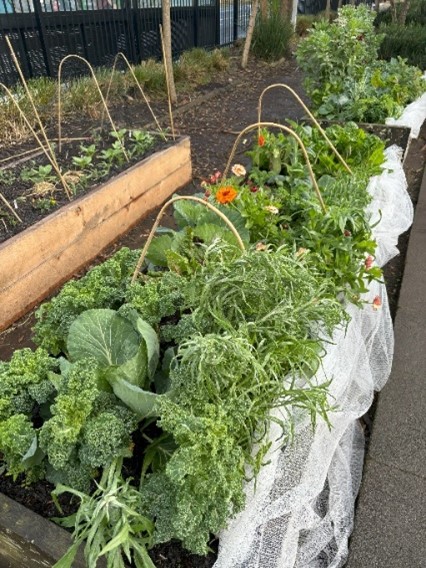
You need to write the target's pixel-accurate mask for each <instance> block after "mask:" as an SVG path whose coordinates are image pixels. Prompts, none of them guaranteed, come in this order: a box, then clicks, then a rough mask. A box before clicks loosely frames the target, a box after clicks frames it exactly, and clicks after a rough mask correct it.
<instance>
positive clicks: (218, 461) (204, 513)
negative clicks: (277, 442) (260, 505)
mask: <svg viewBox="0 0 426 568" xmlns="http://www.w3.org/2000/svg"><path fill="white" fill-rule="evenodd" d="M160 425H161V427H162V429H163V430H164V431H165V432H169V433H171V434H173V437H174V439H175V441H176V443H177V445H178V449H177V450H176V451H175V452H174V453H173V456H172V457H171V459H170V461H169V462H168V464H167V466H166V469H165V471H164V472H163V473H158V474H153V475H151V476H150V478H149V479H148V480H147V481H146V482H145V483H144V485H143V486H142V488H141V489H142V494H143V495H144V500H145V507H146V509H147V511H148V514H150V516H152V517H153V518H154V519H155V528H156V532H155V539H156V542H167V541H169V540H171V539H172V538H178V539H179V540H181V541H182V543H183V545H184V546H185V548H188V549H189V550H191V551H193V552H196V553H198V554H207V552H208V546H207V542H208V540H209V536H210V533H212V532H213V533H217V532H218V531H219V530H220V529H222V528H224V527H225V525H226V523H227V521H228V519H229V518H230V517H231V516H232V515H233V514H234V513H236V512H237V511H239V510H240V509H241V508H242V506H243V504H244V500H245V499H244V492H243V481H244V475H245V472H244V462H245V459H244V453H243V450H242V448H241V447H240V446H239V444H238V440H237V439H236V436H235V427H234V422H233V420H232V416H231V415H230V414H229V413H228V412H227V411H226V410H224V408H222V407H221V406H216V405H208V404H206V405H205V407H204V413H203V415H202V416H199V417H197V416H194V414H193V413H192V411H191V410H190V408H189V407H188V408H187V409H185V408H184V407H183V406H182V405H176V404H174V403H172V402H167V401H166V402H164V403H163V405H162V409H161V422H160Z"/></svg>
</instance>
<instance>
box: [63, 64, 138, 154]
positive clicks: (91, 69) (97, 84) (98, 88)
mask: <svg viewBox="0 0 426 568" xmlns="http://www.w3.org/2000/svg"><path fill="white" fill-rule="evenodd" d="M68 59H78V60H79V61H82V62H83V63H85V64H86V65H87V67H88V68H89V71H90V74H91V75H92V79H93V81H94V83H95V85H96V88H97V90H98V93H99V96H100V98H101V101H102V104H103V106H104V109H105V111H106V114H107V117H108V120H109V122H110V124H111V127H112V129H113V131H114V132H115V135H116V136H117V140H118V141H119V142H120V145H121V148H122V150H123V154H124V156H125V158H126V160H127V161H129V156H128V155H127V152H126V149H125V148H124V144H123V142H122V141H121V140H120V137H119V135H118V132H117V128H116V126H115V123H114V121H113V120H112V117H111V114H110V112H109V110H108V107H107V105H106V102H105V99H104V96H103V94H102V91H101V88H100V86H99V81H98V80H97V78H96V75H95V72H94V70H93V67H92V66H91V65H90V63H89V62H88V61H87V59H84V57H81V56H80V55H75V54H74V53H71V54H70V55H66V56H65V57H64V58H63V59H61V62H60V63H59V68H58V152H59V153H60V152H61V148H62V140H61V138H62V125H61V118H62V117H61V114H62V99H61V91H62V89H61V75H62V66H63V64H64V63H65V61H67V60H68Z"/></svg>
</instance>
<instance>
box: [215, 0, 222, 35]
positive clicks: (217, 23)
mask: <svg viewBox="0 0 426 568" xmlns="http://www.w3.org/2000/svg"><path fill="white" fill-rule="evenodd" d="M220 2H221V0H216V33H215V36H216V38H215V44H216V45H219V46H220V45H221V41H220Z"/></svg>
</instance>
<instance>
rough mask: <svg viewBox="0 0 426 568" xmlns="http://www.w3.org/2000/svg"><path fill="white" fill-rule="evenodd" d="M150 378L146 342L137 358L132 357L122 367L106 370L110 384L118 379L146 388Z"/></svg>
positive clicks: (106, 376) (142, 343)
mask: <svg viewBox="0 0 426 568" xmlns="http://www.w3.org/2000/svg"><path fill="white" fill-rule="evenodd" d="M147 376H148V363H147V348H146V344H145V342H144V341H142V342H141V344H140V346H139V350H138V352H137V353H136V355H135V357H132V358H131V359H129V360H128V361H126V363H123V364H122V365H118V366H116V365H114V366H110V367H108V368H107V369H106V371H105V374H104V377H105V379H106V380H107V381H108V383H109V384H112V382H113V381H115V380H117V379H123V380H125V381H127V382H129V383H131V384H133V385H136V386H138V387H144V386H146V385H145V382H146V378H147Z"/></svg>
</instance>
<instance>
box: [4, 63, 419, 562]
mask: <svg viewBox="0 0 426 568" xmlns="http://www.w3.org/2000/svg"><path fill="white" fill-rule="evenodd" d="M236 63H237V61H236V60H235V61H233V62H232V66H231V70H230V72H227V73H221V74H220V75H219V76H218V77H217V79H215V90H214V91H213V90H210V89H209V88H208V87H204V88H203V89H202V93H201V94H200V93H198V95H199V96H198V97H195V95H194V98H193V100H186V101H185V104H184V105H183V106H180V107H179V108H178V109H177V110H176V111H175V113H174V126H175V129H176V132H178V133H180V134H185V135H189V136H190V137H191V149H192V162H193V175H194V180H193V182H192V183H191V184H189V185H187V186H186V187H185V188H183V190H182V193H184V194H191V193H195V192H196V191H199V189H200V185H199V184H200V182H201V181H202V180H203V178H206V177H208V176H209V175H210V174H212V173H213V172H214V171H216V170H219V171H222V170H223V168H224V166H225V164H226V162H227V159H228V157H229V154H230V150H231V147H232V144H233V142H234V140H235V138H236V135H237V133H238V132H240V131H241V130H242V129H243V128H244V127H245V126H247V125H249V124H252V123H255V122H256V121H257V104H258V98H259V95H260V94H261V92H262V90H263V89H264V88H265V87H267V86H268V85H270V84H273V83H287V84H288V85H289V86H291V87H293V88H294V89H295V90H296V91H297V92H298V93H302V97H303V98H306V97H304V95H303V90H302V88H301V74H300V72H299V71H298V70H297V68H296V65H295V63H294V61H293V60H290V61H281V62H279V63H277V64H274V65H268V64H265V63H263V62H258V61H252V62H250V64H249V66H248V69H247V70H246V71H242V70H241V69H239V68H238V66H237V65H236ZM154 106H155V110H156V113H157V116H159V117H166V116H167V105H166V103H165V102H160V103H159V104H155V105H154ZM263 107H264V112H263V116H262V118H263V119H264V120H268V121H282V120H283V118H288V119H293V120H296V119H301V118H302V117H303V115H304V111H303V109H301V108H300V106H299V105H298V103H297V102H296V101H295V100H294V99H293V98H292V97H291V95H290V94H289V93H288V92H286V91H283V90H278V89H276V90H274V91H272V92H269V93H268V94H267V95H266V96H265V99H264V104H263ZM114 117H115V118H116V119H117V120H119V126H123V127H127V128H135V127H141V126H145V125H147V124H148V123H150V122H151V121H152V118H151V117H150V115H149V113H148V112H147V110H146V109H145V107H142V106H141V105H140V104H139V103H136V102H135V101H127V102H126V104H124V105H121V107H120V108H116V109H114ZM86 122H87V121H86ZM161 122H162V123H163V124H164V126H167V124H168V119H167V118H164V120H163V119H162V121H161ZM89 127H93V124H89V125H88V124H86V128H89ZM68 135H69V136H71V135H79V136H82V135H84V132H82V131H81V130H80V132H79V133H77V132H76V124H75V121H74V123H73V124H72V125H68ZM425 149H426V125H424V128H423V130H422V134H421V136H420V137H419V140H418V141H414V142H413V143H412V144H411V147H410V151H409V155H408V157H407V160H406V162H405V171H406V174H407V178H408V183H409V188H410V195H411V197H412V199H413V202H414V204H415V203H416V202H417V195H418V191H419V187H420V183H421V175H422V171H423V165H424V162H425ZM244 151H245V149H244V145H243V144H242V147H241V148H240V149H239V150H238V152H239V153H238V154H237V158H236V159H235V160H234V161H237V162H240V163H243V164H244V163H245V160H246V159H245V156H244ZM154 217H155V215H151V216H150V217H149V218H147V219H145V220H144V221H142V222H141V223H140V224H139V225H138V226H136V227H135V228H134V229H133V230H132V231H130V232H129V233H128V234H127V235H126V236H125V237H124V238H122V239H120V241H119V242H117V243H115V244H114V245H113V246H111V247H110V248H109V249H108V250H107V251H105V253H104V254H103V255H102V256H101V257H100V258H99V259H98V262H101V261H102V260H104V259H105V258H106V257H108V256H109V255H110V254H112V252H114V251H115V250H117V249H118V248H119V247H121V246H123V245H126V246H130V247H132V248H135V247H140V246H141V245H142V243H143V241H144V240H145V238H146V235H147V233H148V231H149V229H150V227H151V225H152V223H153V219H154ZM168 220H169V221H170V216H169V217H168ZM166 222H167V221H166ZM407 244H408V234H405V235H403V236H402V237H401V239H400V251H401V254H400V255H399V256H398V257H396V258H395V259H394V260H392V261H391V262H390V263H389V264H388V265H387V267H386V269H385V276H386V283H387V288H388V293H389V296H390V303H391V310H392V316H393V317H394V315H395V312H396V309H397V304H398V294H399V288H400V284H401V280H402V275H403V269H404V262H405V253H406V249H407ZM76 276H78V275H76ZM33 323H34V315H33V313H31V314H29V315H28V316H27V317H26V318H23V319H22V320H21V321H19V322H17V323H16V324H15V325H14V326H12V328H10V329H9V330H6V331H5V332H3V333H1V334H0V359H7V358H9V357H10V355H11V354H12V352H13V350H14V349H16V348H22V347H25V346H32V344H31V340H30V335H31V326H32V325H33ZM370 419H371V416H367V417H366V421H369V420H370ZM51 489H52V487H51V486H49V484H47V483H39V484H36V485H35V486H31V487H30V488H22V487H21V486H19V484H16V483H15V484H14V483H12V482H11V481H10V479H9V478H7V477H5V476H0V491H1V492H3V493H5V494H7V495H9V496H10V497H12V498H13V499H15V500H16V501H19V502H20V503H23V504H24V505H26V506H27V507H29V508H30V509H33V510H34V511H36V512H38V513H40V514H42V515H43V516H46V517H51V516H54V515H56V514H57V511H56V510H55V507H54V505H53V503H52V500H51V496H50V491H51ZM211 546H212V549H213V550H215V548H216V547H217V542H216V541H214V542H212V543H211ZM153 559H154V562H155V563H156V565H157V567H158V568H166V567H167V568H187V567H188V568H190V567H191V568H192V567H193V568H207V567H209V566H212V565H213V564H214V560H215V553H214V552H212V553H211V554H210V555H209V556H208V557H206V558H201V557H198V556H193V555H189V554H188V553H185V552H184V551H182V550H181V548H180V546H178V545H176V544H174V543H171V544H167V545H163V546H159V547H156V549H155V550H154V551H153Z"/></svg>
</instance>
